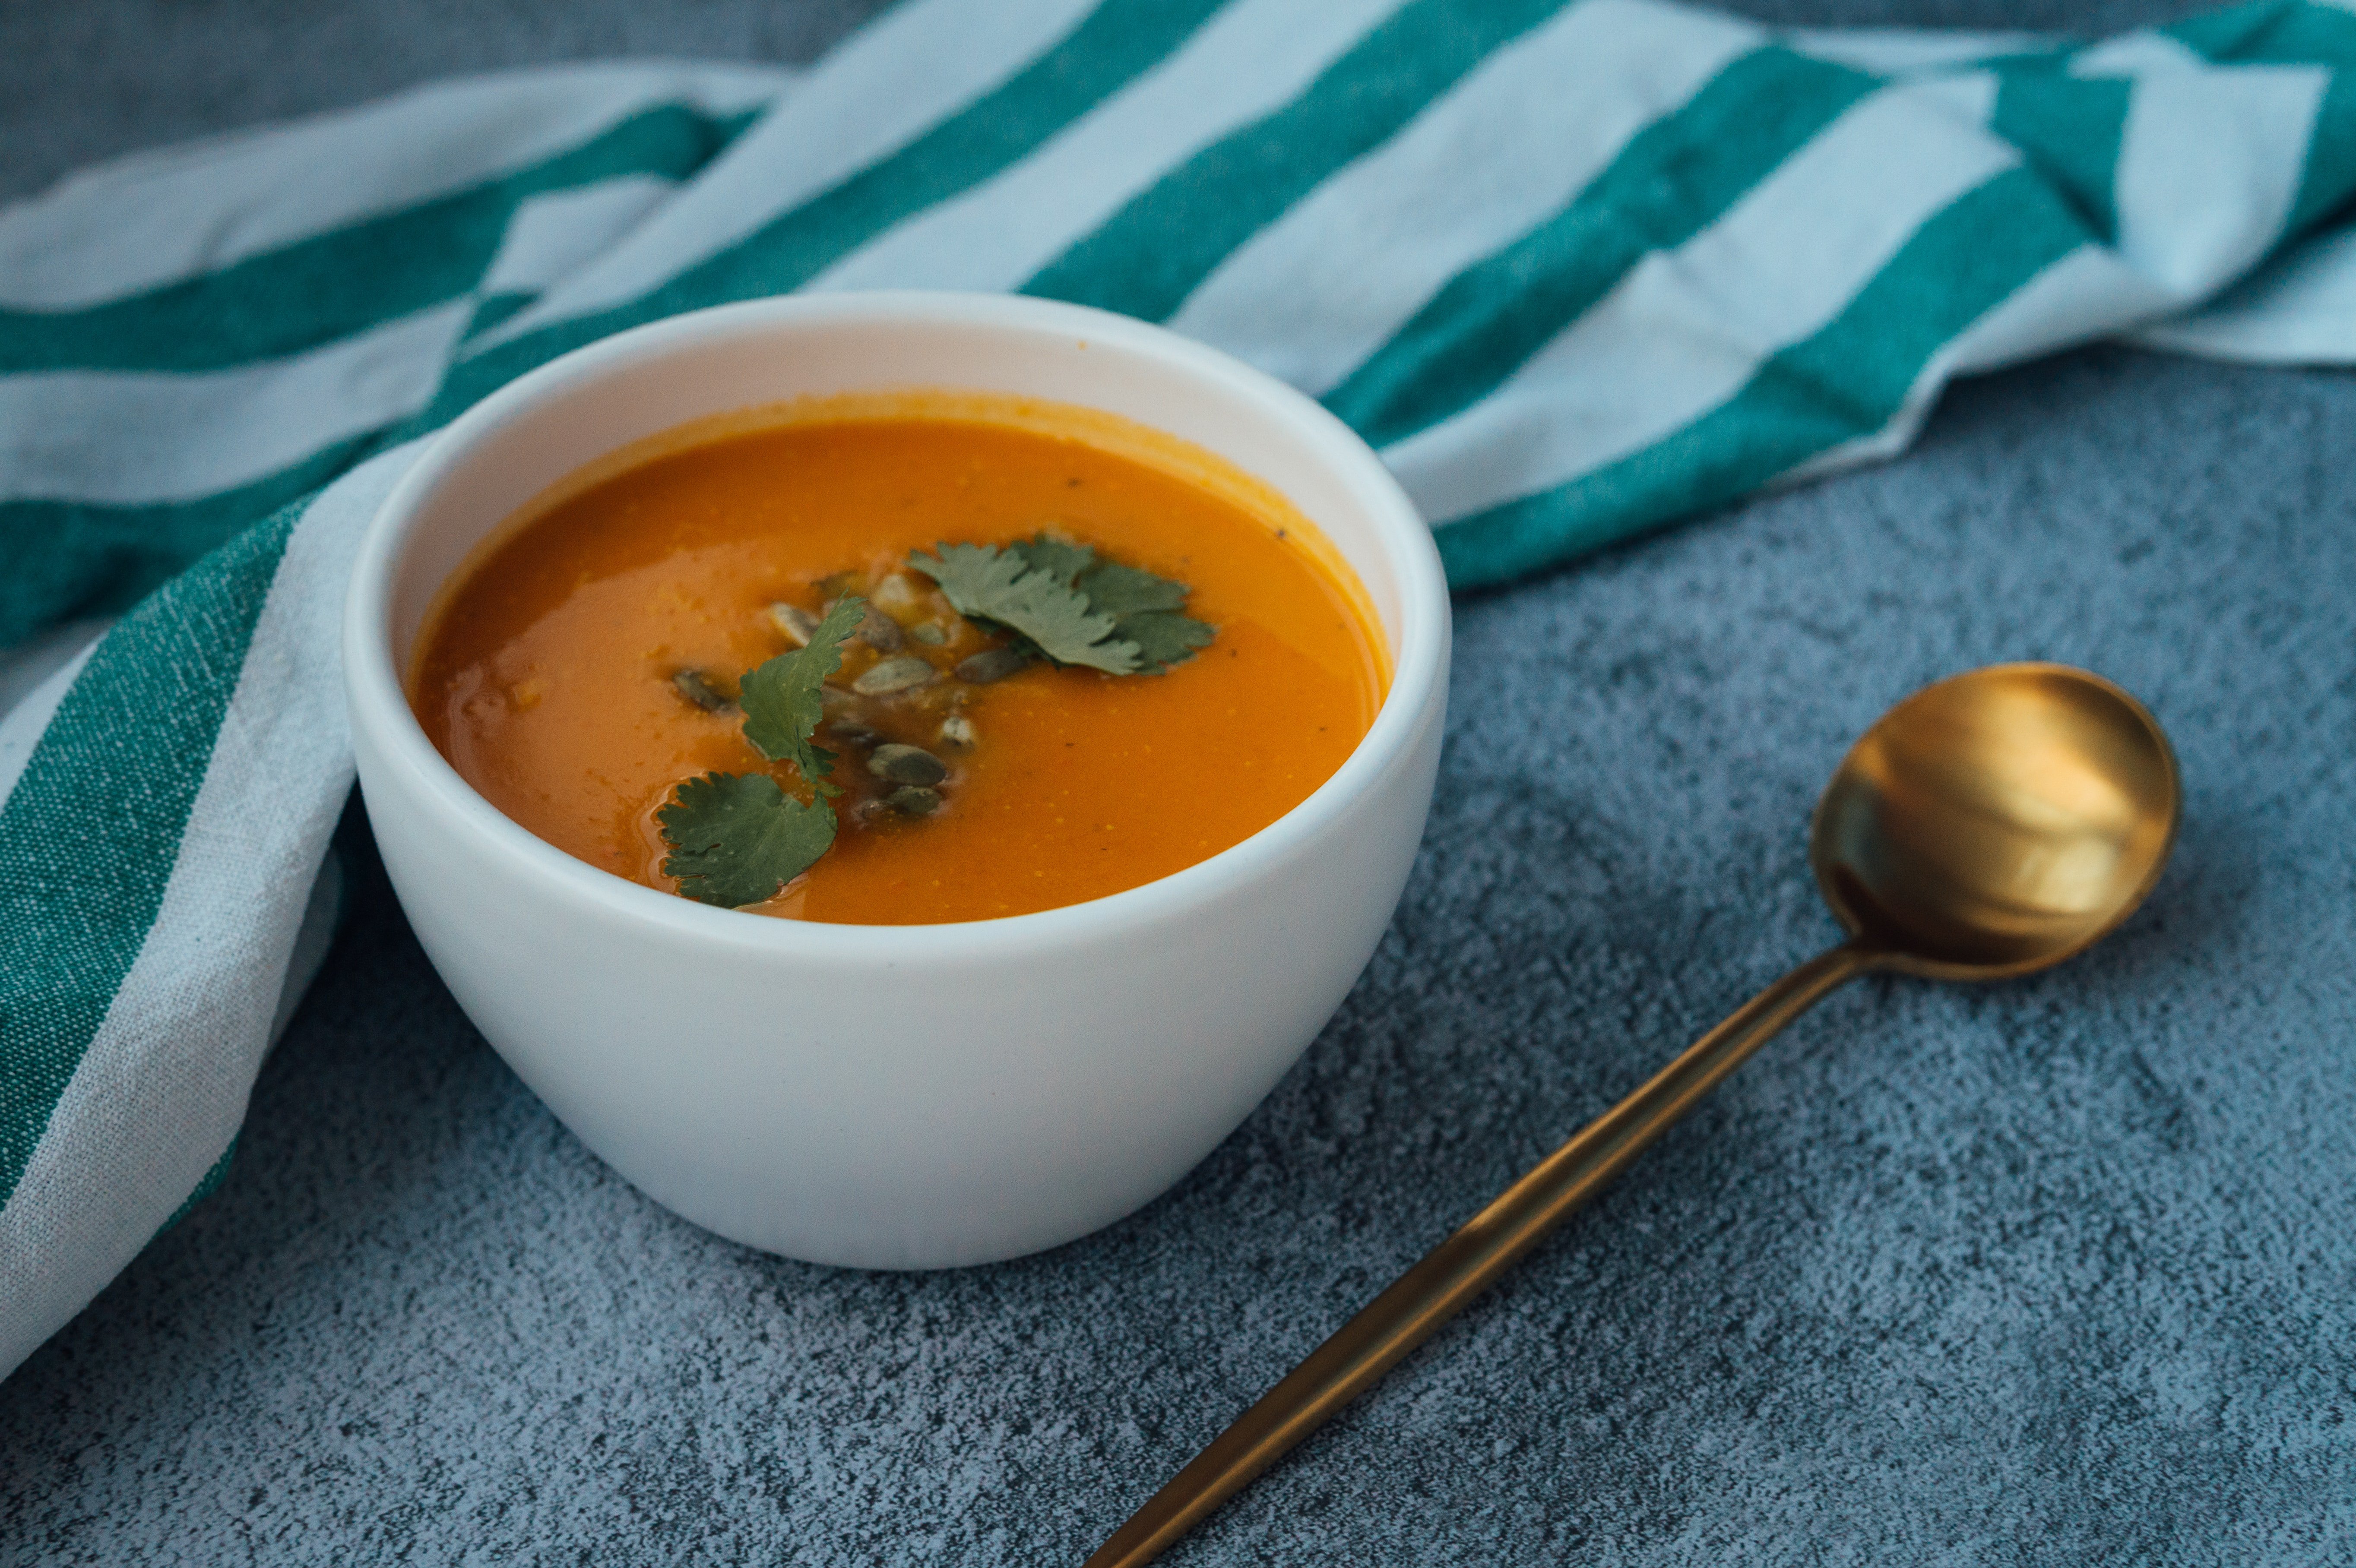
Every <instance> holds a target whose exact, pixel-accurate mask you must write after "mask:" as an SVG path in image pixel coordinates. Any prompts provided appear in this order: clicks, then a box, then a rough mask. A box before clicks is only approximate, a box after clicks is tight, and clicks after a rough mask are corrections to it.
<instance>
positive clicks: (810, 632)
mask: <svg viewBox="0 0 2356 1568" xmlns="http://www.w3.org/2000/svg"><path fill="white" fill-rule="evenodd" d="M769 624H771V625H773V626H775V627H776V628H777V630H779V631H780V632H783V633H784V634H785V635H786V640H787V642H789V643H791V644H793V645H794V646H796V647H798V648H806V647H808V646H809V640H810V639H811V638H812V637H814V636H816V635H818V617H817V616H815V615H813V614H811V613H809V611H807V610H805V609H803V608H802V607H801V606H800V605H798V604H786V603H777V604H772V605H770V606H769Z"/></svg>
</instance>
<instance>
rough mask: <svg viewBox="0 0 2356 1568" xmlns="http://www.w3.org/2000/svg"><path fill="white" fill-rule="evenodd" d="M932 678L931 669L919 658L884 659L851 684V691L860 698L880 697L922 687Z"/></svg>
mask: <svg viewBox="0 0 2356 1568" xmlns="http://www.w3.org/2000/svg"><path fill="white" fill-rule="evenodd" d="M932 678H933V667H932V666H930V665H928V664H926V662H925V661H924V660H922V659H920V658H916V657H913V656H902V657H899V658H896V659H884V660H883V661H881V662H880V663H878V664H876V665H874V666H873V667H870V668H869V669H868V671H867V673H865V674H864V675H862V676H861V677H859V678H858V679H857V680H854V681H852V682H851V690H853V691H855V692H858V693H859V694H860V695H861V696H862V697H881V696H883V694H884V693H886V692H892V691H905V690H907V689H908V688H910V687H912V686H922V685H923V684H924V683H925V682H926V681H928V680H930V679H932Z"/></svg>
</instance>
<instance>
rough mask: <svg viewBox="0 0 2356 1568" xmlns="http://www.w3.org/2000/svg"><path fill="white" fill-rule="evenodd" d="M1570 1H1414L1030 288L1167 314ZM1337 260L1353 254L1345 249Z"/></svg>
mask: <svg viewBox="0 0 2356 1568" xmlns="http://www.w3.org/2000/svg"><path fill="white" fill-rule="evenodd" d="M1562 3H1563V0H1489V4H1486V5H1477V6H1468V5H1461V4H1458V3H1457V0H1415V3H1414V4H1411V5H1408V6H1406V7H1405V8H1404V9H1402V10H1400V11H1399V12H1398V13H1397V14H1396V15H1394V16H1391V17H1390V18H1389V19H1388V20H1387V21H1385V22H1384V23H1383V24H1382V25H1381V26H1380V27H1376V28H1375V29H1374V30H1373V31H1372V32H1370V33H1368V34H1367V35H1366V36H1365V37H1364V38H1362V39H1360V40H1359V42H1358V43H1357V45H1356V46H1355V48H1352V49H1351V50H1350V51H1349V53H1347V54H1345V55H1344V56H1343V57H1342V58H1341V59H1339V60H1337V61H1335V62H1334V63H1333V65H1332V66H1330V67H1329V68H1327V69H1326V70H1325V72H1324V73H1323V75H1322V76H1320V77H1319V78H1318V79H1317V80H1316V81H1315V82H1314V83H1313V84H1312V86H1311V87H1310V88H1309V90H1308V91H1306V92H1304V93H1302V94H1301V96H1300V97H1298V98H1296V99H1294V100H1293V101H1291V102H1290V103H1289V104H1287V105H1286V106H1285V107H1283V108H1281V109H1279V110H1277V111H1276V112H1273V113H1270V114H1269V115H1266V116H1264V117H1263V118H1262V119H1260V120H1259V121H1258V122H1256V123H1253V124H1251V125H1248V126H1245V127H1244V128H1242V129H1240V130H1238V131H1236V132H1234V133H1230V134H1229V135H1227V136H1225V137H1223V138H1221V139H1220V140H1219V141H1217V142H1215V143H1214V144H1212V145H1210V146H1208V147H1205V148H1204V149H1203V150H1202V151H1201V152H1199V153H1196V154H1195V155H1194V156H1193V157H1191V158H1189V159H1187V160H1186V161H1185V162H1184V163H1183V164H1180V165H1178V166H1177V167H1175V168H1173V169H1172V170H1170V171H1169V172H1168V173H1166V174H1164V175H1163V176H1162V177H1161V178H1160V179H1158V180H1156V181H1155V182H1154V183H1153V185H1152V186H1151V188H1149V189H1147V190H1144V191H1141V192H1140V193H1139V194H1138V195H1137V196H1136V197H1132V198H1130V201H1129V202H1128V203H1127V204H1126V205H1124V206H1123V207H1122V208H1121V209H1120V210H1119V212H1117V213H1115V214H1114V215H1113V216H1112V217H1111V218H1110V219H1108V220H1107V221H1106V222H1105V223H1104V224H1103V225H1101V226H1100V227H1099V228H1098V229H1097V230H1096V231H1095V232H1094V233H1092V234H1090V235H1088V236H1087V238H1086V239H1084V240H1079V241H1078V242H1077V243H1076V244H1075V245H1073V246H1072V247H1071V249H1069V250H1068V251H1065V252H1064V254H1063V255H1061V256H1059V257H1057V258H1056V259H1055V261H1051V262H1049V263H1048V264H1047V265H1046V266H1044V267H1043V268H1041V269H1040V270H1039V272H1037V273H1036V274H1034V275H1033V277H1032V278H1031V280H1030V281H1029V282H1028V283H1024V284H1023V288H1022V292H1023V293H1028V294H1039V295H1043V296H1044V297H1046V298H1049V299H1059V300H1069V301H1071V302H1073V303H1075V304H1092V305H1099V306H1101V307H1103V308H1104V309H1106V310H1114V311H1119V312H1120V313H1122V314H1123V315H1133V316H1139V317H1141V318H1143V319H1145V320H1148V321H1160V320H1162V319H1164V318H1165V317H1167V316H1169V315H1171V314H1172V313H1173V312H1174V311H1175V310H1177V308H1178V306H1179V304H1181V303H1182V302H1183V301H1184V299H1185V297H1186V296H1187V294H1189V293H1192V292H1194V287H1195V285H1196V284H1198V283H1201V282H1202V281H1203V279H1204V278H1205V277H1206V276H1208V275H1209V273H1210V271H1211V269H1212V268H1214V267H1215V266H1217V265H1218V264H1219V262H1220V261H1222V260H1223V259H1225V258H1226V255H1227V254H1228V253H1229V252H1230V251H1234V250H1235V249H1236V247H1237V246H1238V245H1240V244H1242V243H1243V242H1244V241H1245V240H1248V239H1250V238H1251V236H1252V235H1253V234H1255V233H1257V232H1258V231H1259V229H1262V228H1264V227H1265V226H1266V225H1268V224H1269V222H1271V221H1273V220H1274V219H1276V217H1277V216H1278V215H1279V214H1280V213H1281V212H1283V211H1284V209H1285V208H1288V207H1290V206H1291V205H1292V204H1293V203H1294V202H1296V201H1298V200H1300V199H1301V197H1303V196H1306V195H1307V194H1308V193H1309V192H1310V190H1311V189H1312V188H1313V187H1315V186H1316V185H1317V184H1318V182H1320V181H1321V180H1323V179H1324V178H1325V177H1326V176H1328V175H1330V174H1332V173H1333V171H1334V170H1335V169H1337V168H1339V167H1341V166H1342V165H1344V164H1345V163H1347V162H1349V161H1350V160H1351V159H1353V158H1355V157H1357V156H1358V155H1360V154H1363V153H1365V152H1366V151H1367V150H1368V149H1370V148H1372V147H1374V146H1376V144H1380V143H1381V142H1383V141H1385V140H1386V139H1387V138H1388V137H1389V136H1390V135H1391V134H1392V133H1395V132H1397V131H1398V129H1399V127H1400V126H1402V125H1405V124H1406V123H1408V121H1409V120H1411V119H1413V118H1414V117H1415V116H1416V115H1417V114H1418V113H1419V112H1422V110H1423V109H1424V108H1425V107H1426V106H1427V105H1429V104H1430V101H1431V100H1432V99H1433V98H1435V97H1437V96H1438V95H1439V94H1440V93H1441V92H1443V91H1446V90H1447V89H1448V88H1449V86H1450V85H1451V84H1452V83H1453V82H1455V81H1456V80H1458V79H1460V78H1461V77H1462V76H1463V75H1464V73H1465V72H1467V71H1469V70H1471V69H1472V68H1473V67H1474V66H1476V65H1478V64H1480V63H1481V61H1482V60H1483V59H1485V58H1486V57H1487V56H1488V55H1489V54H1490V53H1491V52H1492V51H1494V50H1495V49H1496V48H1499V47H1500V46H1501V45H1504V44H1505V43H1508V42H1510V41H1512V40H1513V39H1514V38H1515V37H1518V36H1520V35H1521V34H1523V33H1525V32H1527V31H1528V30H1529V29H1530V28H1531V27H1536V26H1537V24H1538V23H1540V22H1542V21H1544V20H1546V19H1547V17H1548V16H1551V15H1553V14H1554V13H1555V12H1556V11H1557V10H1558V9H1560V8H1561V5H1562ZM1335 264H1336V265H1340V266H1346V265H1348V264H1349V260H1348V258H1346V257H1336V258H1335Z"/></svg>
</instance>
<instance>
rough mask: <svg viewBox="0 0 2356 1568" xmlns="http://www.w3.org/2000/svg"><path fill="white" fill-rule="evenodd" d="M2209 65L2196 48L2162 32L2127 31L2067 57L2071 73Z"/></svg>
mask: <svg viewBox="0 0 2356 1568" xmlns="http://www.w3.org/2000/svg"><path fill="white" fill-rule="evenodd" d="M2207 69H2210V66H2209V62H2208V61H2207V60H2206V59H2202V58H2201V55H2200V53H2199V51H2197V50H2195V49H2193V48H2190V47H2189V46H2187V45H2184V44H2179V43H2178V42H2177V41H2176V40H2175V39H2174V38H2171V37H2169V36H2168V35H2167V34H2165V33H2154V32H2140V33H2127V34H2125V35H2123V36H2121V37H2115V38H2105V39H2104V40H2103V41H2102V42H2101V43H2099V44H2094V45H2092V46H2091V47H2089V48H2083V49H2080V50H2079V51H2078V52H2077V53H2076V54H2074V55H2072V56H2071V57H2070V74H2071V75H2072V76H2088V77H2093V76H2164V75H2169V74H2171V73H2173V72H2176V71H2187V70H2194V71H2198V70H2207Z"/></svg>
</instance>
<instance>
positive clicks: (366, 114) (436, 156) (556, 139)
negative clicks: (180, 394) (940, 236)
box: [0, 64, 793, 310]
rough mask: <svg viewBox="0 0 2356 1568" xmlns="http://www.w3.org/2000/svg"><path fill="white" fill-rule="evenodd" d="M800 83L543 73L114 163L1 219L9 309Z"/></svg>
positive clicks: (688, 75)
mask: <svg viewBox="0 0 2356 1568" xmlns="http://www.w3.org/2000/svg"><path fill="white" fill-rule="evenodd" d="M792 74H793V73H792V72H790V71H787V70H784V69H776V68H770V67H749V66H733V65H693V64H653V65H589V66H573V67H568V68H562V69H547V68H541V69H532V70H527V71H515V72H509V73H504V74H500V75H496V76H485V77H477V78H474V79H471V80H463V81H454V82H443V83H439V84H436V85H434V86H430V87H423V88H419V89H417V90H415V91H410V92H405V93H402V94H401V95H400V96H398V97H395V98H391V99H387V100H385V101H382V102H379V103H372V104H369V105H367V106H365V107H362V108H359V109H350V110H342V111H338V112H335V113H332V114H321V115H316V116H314V117H312V118H310V119H306V120H298V121H295V122H293V123H288V124H282V125H278V126H273V127H271V128H269V129H267V130H261V131H246V132H240V133H235V134H232V135H229V136H224V137H220V138H217V139H214V140H211V141H207V142H202V143H198V144H193V145H186V146H179V147H174V148H171V149H169V150H167V151H164V152H159V153H143V154H139V155H134V156H132V157H128V158H122V159H118V160H116V161H114V162H112V163H108V164H102V165H99V166H98V167H96V168H94V169H90V170H87V171H85V172H84V173H81V174H79V175H76V176H72V177H71V178H70V179H68V180H66V181H65V182H64V183H63V184H61V185H59V187H56V188H55V189H53V190H51V191H49V192H48V194H46V195H43V196H40V197H35V198H33V199H32V200H29V201H25V202H19V203H17V204H16V205H14V206H12V207H9V208H5V209H0V305H13V306H16V307H19V308H23V309H29V310H62V309H69V308H72V307H75V306H80V305H89V304H97V303H99V302H101V301H104V300H108V299H113V298H117V297H119V296H121V295H123V294H128V293H138V292H140V291H142V290H146V289H152V288H155V287H158V286H160V285H162V284H165V283H174V282H177V280H179V279H182V278H187V277H192V276H195V275H197V274H199V273H202V272H211V271H214V270H216V269H219V268H221V267H225V266H228V265H229V264H230V263H231V262H233V261H241V260H242V259H244V258H246V257H249V256H253V255H258V254H260V253H262V251H273V250H276V249H278V248H279V247H281V246H284V245H287V244H290V243H292V242H294V241H295V240H303V239H307V238H309V237H311V236H313V235H316V234H321V233H325V232H327V231H328V230H330V229H337V228H340V227H343V226H345V225H347V224H350V223H354V222H358V221H359V220H361V219H367V218H372V217H375V216H377V215H378V214H380V213H385V212H390V211H393V210H395V209H397V208H402V207H407V206H410V205H412V204H413V203H416V202H421V201H425V200H429V199H431V198H433V197H438V196H445V195H448V194H450V193H452V192H454V191H459V190H464V189H466V187H469V186H472V185H477V184H479V183H480V182H482V181H484V180H487V179H490V178H492V177H494V176H498V175H500V174H504V173H508V172H510V171H513V170H516V169H520V168H526V167H529V166H530V165H533V164H535V163H539V162H541V161H542V160H543V159H546V158H548V157H550V156H552V155H555V154H557V153H560V152H562V151H564V150H565V149H567V148H569V147H573V146H576V145H578V144H581V143H583V142H585V141H587V140H589V139H590V138H591V137H593V136H594V135H596V134H597V133H599V132H601V131H603V130H605V129H606V128H607V127H609V126H611V125H613V124H614V123H616V122H618V121H621V120H623V119H626V117H628V116H629V115H631V114H634V113H637V112H638V111H640V110H643V109H648V108H650V107H653V106H654V105H656V104H659V103H686V104H692V105H697V106H700V107H701V108H703V109H705V110H707V111H710V112H723V113H724V112H733V111H736V110H742V109H748V108H752V107H755V106H756V105H759V104H762V103H766V102H767V101H770V100H772V99H773V98H775V97H776V95H777V94H778V93H779V92H780V91H783V90H784V88H785V86H786V84H787V82H788V81H789V80H791V78H792ZM327 171H332V175H333V177H327V178H323V177H321V176H322V174H323V173H324V172H327Z"/></svg>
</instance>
